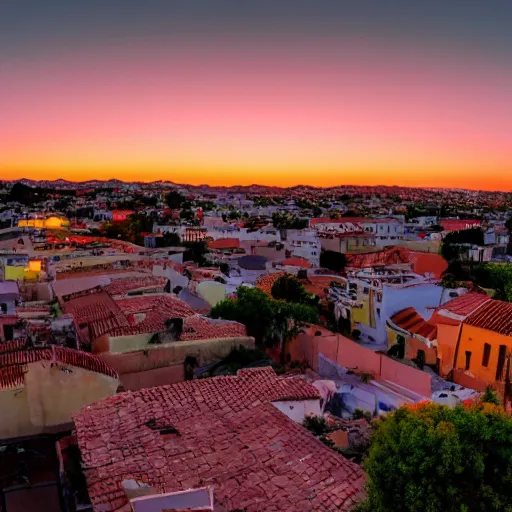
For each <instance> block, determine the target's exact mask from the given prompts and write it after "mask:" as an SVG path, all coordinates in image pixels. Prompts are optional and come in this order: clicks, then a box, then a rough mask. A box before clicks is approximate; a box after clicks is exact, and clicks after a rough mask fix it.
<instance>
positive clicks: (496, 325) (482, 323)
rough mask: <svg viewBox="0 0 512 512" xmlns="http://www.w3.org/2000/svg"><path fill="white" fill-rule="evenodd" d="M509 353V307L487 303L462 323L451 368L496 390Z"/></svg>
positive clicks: (511, 320)
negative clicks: (494, 387) (453, 365)
mask: <svg viewBox="0 0 512 512" xmlns="http://www.w3.org/2000/svg"><path fill="white" fill-rule="evenodd" d="M511 354H512V304H509V303H508V302H502V301H499V300H489V301H488V302H486V303H485V304H484V305H483V306H481V307H480V308H478V309H477V310H476V311H475V312H474V313H473V314H471V315H470V316H469V317H468V318H467V319H466V320H465V321H464V322H463V324H462V329H461V332H460V335H459V340H458V343H457V347H456V349H455V368H456V369H457V370H462V371H463V372H466V373H467V374H469V375H471V376H472V377H475V378H476V379H478V380H480V381H483V382H484V383H487V384H492V385H495V386H496V387H498V388H500V387H502V386H503V383H504V382H505V380H506V378H507V375H506V373H507V370H508V366H509V359H510V356H511Z"/></svg>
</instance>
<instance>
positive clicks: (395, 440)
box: [360, 403, 512, 512]
mask: <svg viewBox="0 0 512 512" xmlns="http://www.w3.org/2000/svg"><path fill="white" fill-rule="evenodd" d="M364 467H365V469H366V472H367V475H368V486H367V491H368V497H367V500H366V502H365V503H364V504H363V505H362V506H361V507H360V509H361V510H364V511H372V512H387V511H392V512H402V511H403V512H424V511H428V512H473V511H475V512H476V511H500V512H512V499H511V497H512V417H510V416H509V415H508V414H506V413H505V412H504V410H503V409H502V408H500V407H498V406H496V405H492V404H489V403H483V404H480V405H473V406H471V407H467V408H465V407H462V406H458V407H455V408H448V407H446V406H442V405H436V404H426V405H425V404H419V405H417V406H415V407H414V408H407V407H401V408H400V409H398V410H397V411H396V412H394V413H392V414H390V415H388V416H387V417H386V418H383V419H381V420H379V422H378V423H377V426H376V430H375V433H374V437H373V441H372V445H371V448H370V452H369V455H368V457H367V459H366V461H365V464H364Z"/></svg>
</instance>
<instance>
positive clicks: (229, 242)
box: [208, 238, 240, 249]
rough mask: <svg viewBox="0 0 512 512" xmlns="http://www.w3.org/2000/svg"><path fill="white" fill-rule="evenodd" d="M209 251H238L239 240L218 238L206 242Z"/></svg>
mask: <svg viewBox="0 0 512 512" xmlns="http://www.w3.org/2000/svg"><path fill="white" fill-rule="evenodd" d="M208 248H209V249H239V248H240V239H238V238H219V239H218V240H211V241H210V242H208Z"/></svg>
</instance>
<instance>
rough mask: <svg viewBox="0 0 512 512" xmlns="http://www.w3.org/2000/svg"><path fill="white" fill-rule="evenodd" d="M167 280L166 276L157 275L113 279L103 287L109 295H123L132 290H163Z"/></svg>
mask: <svg viewBox="0 0 512 512" xmlns="http://www.w3.org/2000/svg"><path fill="white" fill-rule="evenodd" d="M167 281H168V280H167V278H166V277H157V276H147V277H136V278H122V279H114V280H112V282H111V283H110V284H109V285H108V286H105V287H104V289H105V291H107V292H108V293H109V294H110V295H124V294H126V293H128V292H130V291H134V290H144V289H151V290H154V289H161V290H163V289H164V287H165V285H166V284H167Z"/></svg>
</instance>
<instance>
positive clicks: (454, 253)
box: [441, 228, 484, 261]
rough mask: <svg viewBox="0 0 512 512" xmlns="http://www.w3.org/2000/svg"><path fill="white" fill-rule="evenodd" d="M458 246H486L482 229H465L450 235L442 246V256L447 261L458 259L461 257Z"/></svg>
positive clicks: (445, 238)
mask: <svg viewBox="0 0 512 512" xmlns="http://www.w3.org/2000/svg"><path fill="white" fill-rule="evenodd" d="M458 244H471V245H479V246H482V245H484V232H483V231H482V230H481V229H480V228H470V229H463V230H461V231H452V232H451V233H448V234H447V235H446V236H445V237H444V239H443V243H442V245H441V255H442V256H443V258H444V259H445V260H447V261H451V260H453V259H457V258H458V257H459V255H460V247H459V245H458Z"/></svg>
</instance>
